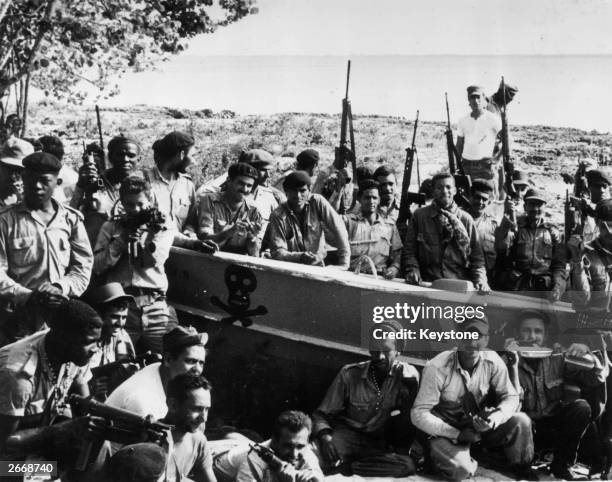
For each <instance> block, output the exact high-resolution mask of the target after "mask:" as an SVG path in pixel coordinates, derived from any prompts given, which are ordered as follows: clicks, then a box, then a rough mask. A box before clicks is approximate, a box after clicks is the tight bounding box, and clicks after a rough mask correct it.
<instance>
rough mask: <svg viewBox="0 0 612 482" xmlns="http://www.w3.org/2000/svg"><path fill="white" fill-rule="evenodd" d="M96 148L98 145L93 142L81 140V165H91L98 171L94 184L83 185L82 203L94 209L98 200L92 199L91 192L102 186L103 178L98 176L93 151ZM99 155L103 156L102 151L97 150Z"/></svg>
mask: <svg viewBox="0 0 612 482" xmlns="http://www.w3.org/2000/svg"><path fill="white" fill-rule="evenodd" d="M97 150H98V146H96V144H95V143H93V144H89V145H85V141H83V166H93V167H95V168H96V170H97V171H98V176H97V179H96V183H95V184H91V185H87V186H85V187H84V200H83V203H84V205H85V207H86V209H91V210H96V209H97V206H96V203H97V202H98V201H97V200H96V199H94V197H93V194H94V192H96V191H99V190H100V189H103V188H104V180H103V179H102V178H101V177H100V174H101V172H100V169H99V167H98V163H97V162H96V156H95V155H94V152H96V151H97ZM97 153H98V154H99V155H102V156H104V153H101V154H100V152H99V151H98V152H97Z"/></svg>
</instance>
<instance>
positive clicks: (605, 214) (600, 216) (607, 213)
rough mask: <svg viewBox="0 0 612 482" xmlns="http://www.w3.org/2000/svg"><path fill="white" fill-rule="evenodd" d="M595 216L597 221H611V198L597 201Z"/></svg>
mask: <svg viewBox="0 0 612 482" xmlns="http://www.w3.org/2000/svg"><path fill="white" fill-rule="evenodd" d="M595 218H596V219H597V220H598V221H612V199H606V200H604V201H599V202H598V203H597V206H596V207H595Z"/></svg>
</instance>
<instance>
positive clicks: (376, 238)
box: [342, 214, 402, 272]
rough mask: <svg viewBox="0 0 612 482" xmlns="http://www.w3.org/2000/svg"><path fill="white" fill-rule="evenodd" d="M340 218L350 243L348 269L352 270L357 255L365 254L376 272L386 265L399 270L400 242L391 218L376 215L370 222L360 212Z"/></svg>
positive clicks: (357, 257) (356, 260)
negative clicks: (349, 263) (349, 264)
mask: <svg viewBox="0 0 612 482" xmlns="http://www.w3.org/2000/svg"><path fill="white" fill-rule="evenodd" d="M342 218H343V220H344V224H345V225H346V230H347V231H348V236H349V242H350V243H351V266H350V269H352V270H354V269H355V268H356V267H357V262H358V260H359V257H360V256H362V255H366V256H369V257H370V258H371V259H372V261H373V262H374V266H376V270H377V271H378V272H381V271H383V270H384V269H385V268H387V267H388V266H395V267H396V268H397V269H398V270H399V268H400V258H401V254H402V253H401V251H402V242H401V240H400V236H399V232H398V231H397V227H396V226H395V222H394V221H393V220H392V219H387V218H383V217H382V216H379V215H377V216H376V219H375V221H374V222H373V223H372V224H370V222H369V221H368V220H367V219H366V218H364V217H363V216H362V215H361V214H348V215H345V216H342ZM363 267H364V268H365V267H367V265H365V264H364V265H363Z"/></svg>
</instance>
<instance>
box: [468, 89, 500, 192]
mask: <svg viewBox="0 0 612 482" xmlns="http://www.w3.org/2000/svg"><path fill="white" fill-rule="evenodd" d="M467 92H468V100H469V103H470V108H471V109H472V112H471V113H470V115H468V116H466V117H464V118H463V119H461V120H460V121H459V123H458V126H459V131H458V133H457V155H458V156H460V157H461V158H462V160H463V168H464V170H465V174H467V175H468V176H471V178H472V179H476V178H480V179H486V180H489V181H493V182H494V184H495V191H494V192H495V194H496V197H497V178H498V172H499V165H498V164H499V163H498V162H497V160H496V159H494V158H493V151H494V149H495V143H496V141H497V135H498V133H499V132H500V131H501V128H502V125H501V118H500V117H499V116H497V115H495V114H492V113H491V112H489V111H488V110H486V98H485V95H484V91H483V89H482V87H478V86H476V85H471V86H470V87H468V88H467Z"/></svg>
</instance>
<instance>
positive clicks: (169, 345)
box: [162, 326, 208, 353]
mask: <svg viewBox="0 0 612 482" xmlns="http://www.w3.org/2000/svg"><path fill="white" fill-rule="evenodd" d="M206 343H208V334H207V333H198V332H197V330H196V329H195V328H194V327H193V326H186V327H185V326H177V327H176V328H174V329H173V330H170V331H169V332H168V333H166V334H165V335H164V336H163V338H162V349H163V351H164V353H165V352H169V351H174V350H178V349H181V348H187V347H188V346H194V345H202V346H205V345H206Z"/></svg>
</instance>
